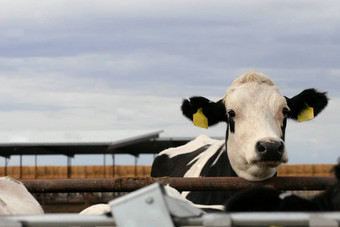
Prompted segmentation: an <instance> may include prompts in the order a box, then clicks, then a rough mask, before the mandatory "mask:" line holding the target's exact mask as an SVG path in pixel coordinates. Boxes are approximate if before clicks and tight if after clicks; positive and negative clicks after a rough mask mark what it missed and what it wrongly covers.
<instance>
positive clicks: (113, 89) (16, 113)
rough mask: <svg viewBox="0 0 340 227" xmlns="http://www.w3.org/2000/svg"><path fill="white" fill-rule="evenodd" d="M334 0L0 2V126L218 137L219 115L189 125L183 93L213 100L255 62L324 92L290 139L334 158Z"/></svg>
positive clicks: (289, 82) (296, 88) (288, 87)
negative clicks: (203, 125) (325, 97)
mask: <svg viewBox="0 0 340 227" xmlns="http://www.w3.org/2000/svg"><path fill="white" fill-rule="evenodd" d="M339 8H340V7H339V4H338V3H337V1H322V2H320V1H294V2H287V1H275V2H272V1H250V0H247V1H241V2H240V1H200V0H198V1H197V0H195V1H178V0H175V1H154V0H148V1H143V2H140V1H130V0H128V1H103V0H99V1H95V2H94V1H84V0H79V1H78V0H76V1H75V0H68V1H66V0H65V1H64V0H62V1H39V0H29V1H27V0H25V1H7V0H4V1H1V2H0V33H1V34H2V35H1V37H0V56H1V57H0V125H1V128H2V129H4V130H7V129H30V128H33V129H84V130H85V129H86V130H95V129H113V128H120V129H126V128H156V129H165V130H166V131H165V133H164V134H163V135H164V136H189V137H193V136H196V135H198V134H209V135H211V136H220V137H223V136H224V130H225V126H224V125H222V124H221V125H220V126H218V127H214V128H211V129H209V130H208V131H206V130H203V129H199V128H196V127H193V126H192V125H191V123H190V122H189V121H187V120H186V119H184V117H183V116H182V115H181V113H180V110H179V106H180V104H181V100H182V98H186V97H189V96H193V95H203V96H206V97H208V98H210V99H212V100H218V99H219V98H220V97H222V96H223V95H224V93H225V91H226V89H227V88H228V86H229V85H230V84H231V82H232V81H233V79H235V78H236V77H237V76H239V75H241V74H243V73H245V72H246V71H248V70H250V69H254V70H255V71H260V72H263V73H264V74H266V75H268V76H270V77H272V78H273V80H274V81H275V82H276V83H277V84H278V85H279V86H280V87H281V92H282V94H283V95H287V96H293V95H296V94H298V93H299V92H300V91H302V90H303V89H305V88H309V87H317V88H318V89H320V90H322V91H329V96H330V97H331V99H332V101H331V104H330V106H329V108H328V109H327V110H326V111H325V112H324V113H322V115H320V117H318V118H317V119H315V120H314V121H312V122H310V123H306V124H304V125H297V124H294V123H292V122H290V124H289V125H288V128H287V131H288V132H287V133H288V138H287V143H288V145H289V146H291V147H290V150H294V151H293V152H294V153H295V154H296V156H295V157H297V159H295V160H297V161H296V162H299V161H305V160H304V157H305V156H304V154H305V153H306V151H311V152H313V154H315V155H314V156H313V157H315V158H313V159H309V160H311V161H315V160H318V159H319V158H320V155H322V152H321V151H320V150H327V151H328V153H330V154H332V155H333V156H335V153H336V143H337V141H339V137H338V136H337V133H336V131H337V128H338V127H339V126H340V123H339V121H338V120H337V115H338V113H339V112H340V110H339V109H338V108H337V107H336V106H339V97H340V94H339V91H338V90H339V89H338V86H339V84H340V81H339V79H340V74H339V71H340V69H339V64H338V63H339V62H338V53H339V51H340V49H339V45H338V44H339V35H338V34H339V29H340V24H339V23H340V22H339V21H340V20H339V19H340V18H339V17H340V16H339V13H338V12H339ZM333 100H334V101H333ZM333 103H334V104H333ZM296 149H299V151H296V152H295V150H296ZM333 156H332V157H330V156H327V158H326V159H322V160H324V161H327V162H329V160H333ZM291 157H294V155H292V156H291ZM311 157H312V156H311ZM291 160H292V159H291ZM320 160H321V159H320Z"/></svg>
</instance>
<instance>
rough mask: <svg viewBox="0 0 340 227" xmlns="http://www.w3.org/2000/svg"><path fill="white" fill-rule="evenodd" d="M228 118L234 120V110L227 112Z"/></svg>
mask: <svg viewBox="0 0 340 227" xmlns="http://www.w3.org/2000/svg"><path fill="white" fill-rule="evenodd" d="M228 116H229V117H230V118H234V117H235V116H236V114H235V111H234V110H228Z"/></svg>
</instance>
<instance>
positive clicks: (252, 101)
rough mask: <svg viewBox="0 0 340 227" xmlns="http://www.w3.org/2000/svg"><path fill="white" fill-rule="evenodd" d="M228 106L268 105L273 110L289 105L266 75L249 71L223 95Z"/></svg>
mask: <svg viewBox="0 0 340 227" xmlns="http://www.w3.org/2000/svg"><path fill="white" fill-rule="evenodd" d="M223 101H224V103H225V105H226V108H227V109H228V108H247V107H250V106H268V107H269V108H270V109H272V110H273V111H276V110H278V109H279V108H282V107H283V106H287V103H286V99H285V98H284V97H283V96H282V95H281V93H280V91H279V89H278V87H277V86H275V84H274V83H273V82H272V81H271V80H270V79H269V78H268V77H266V76H264V75H263V74H260V73H255V72H249V73H247V74H244V75H242V76H241V77H240V78H238V79H236V80H235V81H234V82H233V84H232V86H231V87H230V88H229V89H228V90H227V92H226V95H225V96H224V97H223Z"/></svg>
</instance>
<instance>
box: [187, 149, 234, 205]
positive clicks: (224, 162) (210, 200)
mask: <svg viewBox="0 0 340 227" xmlns="http://www.w3.org/2000/svg"><path fill="white" fill-rule="evenodd" d="M222 149H223V150H222ZM220 152H222V153H221V155H220V157H219V158H218V160H217V161H216V163H215V164H214V165H212V164H213V163H214V162H215V160H216V158H217V157H218V155H219V153H220ZM200 176H202V177H237V174H236V173H235V171H234V170H233V169H232V168H231V165H230V161H229V158H228V154H227V151H226V149H225V146H223V147H221V148H220V149H219V151H218V152H216V154H214V155H213V156H212V157H211V158H210V159H209V160H208V162H207V163H206V165H205V166H204V167H203V169H202V172H201V174H200ZM234 193H235V192H233V191H204V192H200V191H193V192H190V193H189V194H188V195H187V197H186V198H187V199H189V200H190V201H192V202H193V203H195V204H203V205H222V204H223V203H224V201H226V200H227V199H228V198H229V197H230V196H232V195H233V194H234Z"/></svg>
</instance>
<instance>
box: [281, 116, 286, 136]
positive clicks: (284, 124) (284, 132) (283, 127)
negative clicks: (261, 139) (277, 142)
mask: <svg viewBox="0 0 340 227" xmlns="http://www.w3.org/2000/svg"><path fill="white" fill-rule="evenodd" d="M286 126H287V118H286V117H285V118H284V119H283V124H282V126H281V131H282V136H281V139H282V140H283V141H285V137H286Z"/></svg>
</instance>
